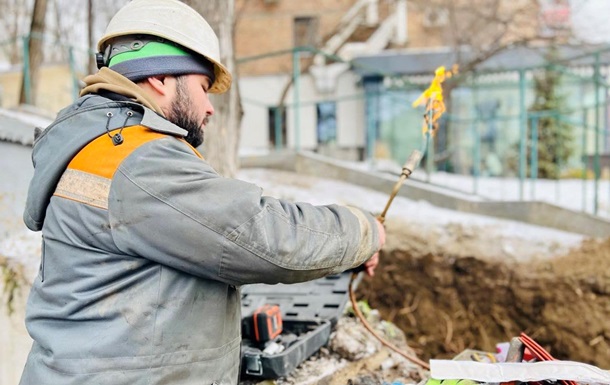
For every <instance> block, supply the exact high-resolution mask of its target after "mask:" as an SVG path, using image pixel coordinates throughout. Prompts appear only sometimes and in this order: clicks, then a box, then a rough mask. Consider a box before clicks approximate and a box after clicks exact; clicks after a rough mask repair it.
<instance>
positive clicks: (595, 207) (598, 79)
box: [593, 52, 601, 215]
mask: <svg viewBox="0 0 610 385" xmlns="http://www.w3.org/2000/svg"><path fill="white" fill-rule="evenodd" d="M593 76H594V78H595V158H594V168H595V192H594V199H595V201H594V202H593V214H595V215H597V210H598V208H599V199H598V194H599V177H600V165H599V120H600V111H599V104H600V103H599V83H600V82H601V75H600V70H599V52H596V53H595V71H594V74H593Z"/></svg>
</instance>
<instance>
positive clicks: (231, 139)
mask: <svg viewBox="0 0 610 385" xmlns="http://www.w3.org/2000/svg"><path fill="white" fill-rule="evenodd" d="M184 2H185V3H187V4H188V5H190V6H191V7H193V8H194V9H195V10H197V12H199V13H200V14H201V15H203V16H204V17H205V19H206V20H207V21H208V23H210V26H211V27H212V28H213V29H214V31H215V32H216V34H217V35H218V38H219V40H220V60H221V62H222V63H223V64H224V65H225V66H226V67H227V68H228V69H229V71H230V72H231V74H232V75H233V85H232V86H231V89H230V90H229V91H227V92H225V93H224V94H219V95H214V94H212V95H211V100H212V103H213V104H214V108H215V110H216V113H215V115H214V116H213V117H212V119H211V120H210V124H209V125H208V126H207V127H206V134H205V135H206V136H205V144H204V156H205V158H206V160H207V161H208V162H209V163H210V164H211V165H212V166H213V167H214V168H215V169H216V171H218V173H219V174H221V175H223V176H226V177H233V176H235V174H236V173H237V170H238V168H239V158H238V154H237V149H238V146H239V125H240V122H241V116H242V114H243V111H242V108H241V103H240V99H239V90H238V88H237V74H236V66H235V55H234V52H233V34H234V28H235V24H234V19H235V1H234V0H208V1H197V0H184Z"/></svg>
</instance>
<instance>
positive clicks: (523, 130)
mask: <svg viewBox="0 0 610 385" xmlns="http://www.w3.org/2000/svg"><path fill="white" fill-rule="evenodd" d="M525 80H526V79H525V70H524V69H520V70H519V116H520V125H519V200H523V195H524V191H523V190H524V184H525V173H526V168H527V164H526V153H525V152H526V145H525V144H526V140H527V138H526V135H527V110H526V107H525Z"/></svg>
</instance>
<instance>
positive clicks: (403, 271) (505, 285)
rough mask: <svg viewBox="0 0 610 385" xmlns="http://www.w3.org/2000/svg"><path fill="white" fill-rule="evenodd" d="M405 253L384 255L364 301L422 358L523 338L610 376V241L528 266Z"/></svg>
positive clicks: (487, 348)
mask: <svg viewBox="0 0 610 385" xmlns="http://www.w3.org/2000/svg"><path fill="white" fill-rule="evenodd" d="M389 234H390V233H389ZM406 249H408V250H405V248H402V249H401V248H400V247H396V248H394V249H392V250H386V251H384V252H382V256H381V260H382V263H381V265H380V266H379V268H378V270H377V274H376V276H375V277H374V278H373V279H367V280H364V281H363V283H362V284H361V286H360V288H359V290H358V296H359V297H360V298H363V299H367V300H368V301H369V304H370V305H371V307H373V308H377V309H379V311H380V312H381V314H382V317H383V318H385V319H387V320H389V321H392V322H394V323H395V324H396V325H397V326H398V327H399V328H401V329H402V330H403V331H404V332H405V334H406V336H407V339H408V343H409V345H410V346H412V347H413V348H414V349H415V350H416V352H417V353H418V355H419V356H420V357H421V358H423V359H425V360H427V359H430V358H451V357H453V356H454V355H456V354H457V353H459V352H461V351H462V350H464V349H466V348H473V349H480V350H485V351H490V352H495V345H496V343H498V342H503V341H508V340H509V339H510V338H511V337H513V336H517V335H519V333H520V332H521V331H524V332H526V333H528V334H529V335H530V336H531V337H533V338H534V339H535V340H536V341H538V342H539V343H540V344H541V345H542V346H544V347H545V348H546V349H547V350H548V351H549V352H550V353H551V354H552V355H553V356H554V357H555V358H558V359H566V360H572V361H579V362H585V363H590V364H593V365H596V366H599V367H601V368H604V369H610V239H608V240H606V241H594V240H589V241H585V243H583V245H582V247H581V248H579V249H576V250H573V251H572V252H570V253H569V254H568V255H565V256H562V257H557V258H553V259H551V260H546V261H544V262H540V261H530V262H527V263H523V262H522V263H513V262H505V261H501V260H487V259H485V258H480V257H478V256H474V255H470V256H468V255H466V256H452V255H448V254H443V253H432V252H423V253H422V252H421V250H420V251H413V250H410V249H409V248H408V247H407V248H406Z"/></svg>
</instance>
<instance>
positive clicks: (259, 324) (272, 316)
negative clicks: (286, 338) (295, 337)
mask: <svg viewBox="0 0 610 385" xmlns="http://www.w3.org/2000/svg"><path fill="white" fill-rule="evenodd" d="M252 324H253V326H254V328H253V329H254V339H255V340H256V341H258V342H267V341H270V340H272V339H274V338H275V337H277V336H279V335H280V334H281V333H282V313H281V312H280V307H279V306H277V305H263V306H261V307H259V308H258V309H256V310H255V311H254V313H252Z"/></svg>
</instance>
